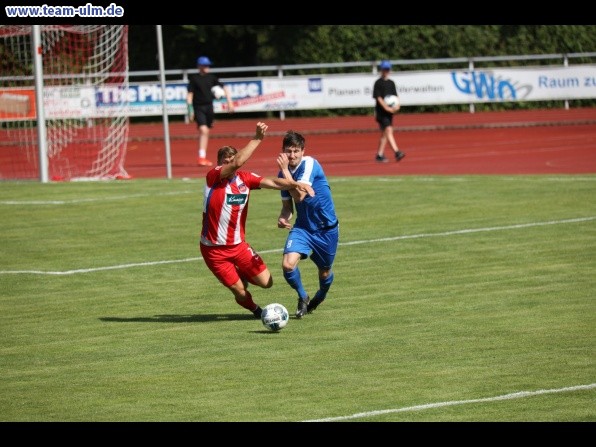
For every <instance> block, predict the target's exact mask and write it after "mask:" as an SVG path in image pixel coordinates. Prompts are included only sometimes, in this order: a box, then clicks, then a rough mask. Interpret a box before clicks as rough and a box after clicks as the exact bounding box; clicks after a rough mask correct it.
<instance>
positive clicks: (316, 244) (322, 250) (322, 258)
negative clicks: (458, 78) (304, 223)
mask: <svg viewBox="0 0 596 447" xmlns="http://www.w3.org/2000/svg"><path fill="white" fill-rule="evenodd" d="M338 243H339V226H337V227H335V228H332V229H330V230H321V231H317V232H315V233H309V232H308V231H306V230H303V229H302V228H296V227H294V228H292V229H291V230H290V234H288V238H287V239H286V245H285V247H284V255H285V254H286V253H300V254H301V255H302V259H305V258H308V257H309V256H310V259H311V260H312V262H314V263H315V265H316V266H317V267H318V268H320V269H322V270H329V269H331V266H332V265H333V261H334V260H335V254H336V252H337V245H338Z"/></svg>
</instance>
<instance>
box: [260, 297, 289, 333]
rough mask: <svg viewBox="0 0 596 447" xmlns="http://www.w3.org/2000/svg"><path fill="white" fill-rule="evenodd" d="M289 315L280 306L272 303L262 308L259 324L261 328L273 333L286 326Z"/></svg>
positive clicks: (286, 310)
mask: <svg viewBox="0 0 596 447" xmlns="http://www.w3.org/2000/svg"><path fill="white" fill-rule="evenodd" d="M289 319H290V314H289V313H288V309H286V308H285V307H284V306H283V305H282V304H279V303H272V304H268V305H267V306H265V307H264V308H263V312H262V313H261V322H262V323H263V326H265V327H266V328H267V329H269V330H270V331H273V332H277V331H280V330H282V329H283V328H285V327H286V325H287V324H288V320H289Z"/></svg>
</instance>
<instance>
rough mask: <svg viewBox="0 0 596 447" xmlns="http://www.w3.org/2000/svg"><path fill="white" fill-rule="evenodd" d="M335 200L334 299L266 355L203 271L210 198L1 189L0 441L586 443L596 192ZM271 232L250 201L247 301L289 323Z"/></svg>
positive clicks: (267, 342) (509, 182)
mask: <svg viewBox="0 0 596 447" xmlns="http://www.w3.org/2000/svg"><path fill="white" fill-rule="evenodd" d="M330 184H331V187H332V189H333V193H334V199H335V202H336V207H337V210H338V214H339V217H340V247H339V251H338V255H337V258H336V264H335V266H334V271H335V275H336V277H335V282H334V284H333V286H332V289H331V291H330V293H329V296H328V298H327V300H326V301H325V302H324V303H323V304H322V305H321V306H320V307H319V309H317V311H315V313H313V314H309V315H307V316H306V317H304V318H303V319H302V320H296V319H294V318H293V317H292V318H291V320H290V322H289V324H288V326H287V327H286V328H285V329H283V330H282V331H281V332H279V333H271V332H269V331H266V330H265V329H264V328H263V327H262V326H261V323H260V322H259V321H257V320H254V318H253V317H252V315H251V314H250V313H249V312H247V311H245V310H244V309H242V308H241V307H239V306H238V305H237V304H236V303H235V302H234V299H233V298H232V295H231V293H230V292H229V291H228V290H226V289H225V288H224V287H222V286H221V284H219V283H218V282H217V280H216V279H215V278H214V277H213V276H212V275H211V273H210V272H209V271H208V270H207V268H206V267H205V265H204V263H203V261H202V260H201V258H200V252H199V249H198V245H197V244H198V234H199V229H200V219H201V216H200V212H201V202H202V187H201V185H202V182H200V181H197V180H190V181H182V180H170V181H168V180H131V181H125V182H93V183H56V184H40V183H37V182H29V183H28V182H20V183H19V182H14V183H13V182H4V183H3V185H2V188H1V189H0V211H1V212H2V219H1V220H0V234H1V235H2V243H1V244H0V254H1V256H0V272H1V273H0V290H2V294H0V326H1V327H2V337H1V338H0V419H1V420H2V421H4V422H15V421H18V422H27V421H38V422H43V421H50V422H52V421H53V422H55V421H73V422H76V421H92V422H101V421H200V422H205V421H214V422H217V421H301V420H310V419H324V418H328V417H342V416H350V415H353V414H356V413H363V412H374V411H381V412H380V413H369V414H368V416H364V415H363V416H361V417H359V418H355V419H354V420H356V421H379V422H381V421H385V422H390V421H545V422H564V421H567V422H569V421H585V422H594V421H596V411H595V408H596V390H595V389H594V388H593V387H592V388H583V389H575V390H573V389H568V387H575V386H579V385H590V384H592V385H594V370H595V367H596V363H595V359H596V357H595V356H594V346H596V332H595V330H594V328H595V327H596V301H595V300H594V296H595V295H596V276H595V275H594V271H596V258H595V257H594V253H595V252H596V220H594V219H596V202H594V191H595V185H596V176H594V175H581V176H565V175H558V176H514V177H511V176H428V177H419V176H405V177H404V176H389V177H379V178H377V177H353V178H330ZM279 210H280V199H279V193H277V192H275V191H268V190H262V191H255V192H254V194H253V196H252V198H251V209H250V215H249V218H248V227H247V237H248V240H249V242H250V243H251V245H252V246H253V247H254V248H255V249H256V250H258V251H259V252H260V253H261V255H262V256H263V258H264V259H265V261H266V262H267V264H268V265H269V268H270V270H271V272H272V274H273V277H274V285H273V287H272V288H271V289H259V288H256V287H254V288H251V290H252V293H253V296H254V298H255V300H256V301H257V302H258V303H260V304H267V303H270V302H281V303H282V304H284V305H285V306H286V307H287V308H288V309H289V310H290V312H291V313H293V311H294V309H295V302H296V301H295V300H296V296H295V292H293V291H292V290H291V289H290V288H289V286H288V285H287V284H286V283H285V282H284V280H283V277H282V275H281V247H282V246H283V242H284V239H285V235H286V233H285V231H284V230H280V229H278V228H277V226H276V221H277V215H278V213H279ZM17 271H21V273H17ZM23 271H29V273H25V272H23ZM301 271H302V276H303V279H304V282H305V286H306V287H307V290H309V291H313V290H314V289H315V288H316V287H317V280H316V272H315V269H314V267H313V264H312V263H311V262H310V261H308V260H305V261H303V262H302V263H301ZM35 272H37V273H35ZM44 272H45V273H44ZM297 384H298V385H297ZM540 390H542V391H548V390H551V391H552V392H543V393H540V394H529V395H524V394H523V393H521V392H537V391H540ZM553 390H554V391H553ZM513 393H520V394H517V395H514V397H512V398H509V399H498V397H499V396H506V395H512V394H513ZM479 399H480V401H479ZM482 399H487V400H485V401H482ZM441 403H443V404H441ZM423 405H427V406H426V407H420V406H423ZM383 410H385V411H383ZM391 410H393V411H391Z"/></svg>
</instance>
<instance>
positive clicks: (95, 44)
mask: <svg viewBox="0 0 596 447" xmlns="http://www.w3.org/2000/svg"><path fill="white" fill-rule="evenodd" d="M39 34H40V43H39V45H38V47H37V48H35V47H36V45H35V44H34V37H35V36H34V27H33V26H31V25H0V180H27V179H38V178H40V171H41V170H42V168H43V163H44V162H46V161H47V173H48V177H49V179H50V180H54V181H56V180H65V181H70V180H103V179H122V178H129V175H128V174H127V172H126V170H125V169H124V162H125V157H126V149H127V143H128V131H129V118H128V115H127V113H126V112H127V111H126V107H127V95H126V94H124V92H126V91H127V90H128V26H127V25H70V26H64V25H41V26H39ZM37 49H38V50H39V51H38V53H39V52H41V64H40V65H41V68H42V70H43V76H41V83H42V84H41V85H42V88H41V90H42V91H43V104H42V107H36V104H37V103H38V102H37V101H36V98H37V96H36V93H39V90H40V88H39V87H36V82H35V78H36V77H35V67H36V66H37V65H36V61H35V59H36V58H35V56H36V50H37ZM37 77H38V78H39V75H38V76H37ZM106 89H107V90H109V91H111V92H123V94H121V95H120V94H114V95H113V96H115V97H116V100H115V101H114V102H113V103H111V104H109V107H108V106H104V105H103V104H98V101H97V97H98V95H99V94H100V93H99V92H100V91H105V90H106ZM38 111H42V112H43V113H38ZM38 115H39V116H38ZM40 123H41V124H40ZM40 126H45V135H46V138H45V143H46V154H47V157H46V160H43V159H42V158H43V156H41V157H40V153H41V152H43V151H40V144H39V142H40V139H39V137H38V134H41V135H43V132H39V131H40ZM42 179H43V176H42Z"/></svg>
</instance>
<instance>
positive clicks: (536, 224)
mask: <svg viewBox="0 0 596 447" xmlns="http://www.w3.org/2000/svg"><path fill="white" fill-rule="evenodd" d="M595 219H596V216H589V217H577V218H574V219H563V220H549V221H546V222H532V223H526V224H517V225H505V226H502V227H486V228H470V229H465V230H454V231H445V232H442V233H421V234H411V235H406V236H395V237H384V238H380V239H367V240H361V241H352V242H341V243H340V244H339V245H341V246H346V245H359V244H369V243H375V242H388V241H399V240H404V239H416V238H424V237H437V236H451V235H456V234H469V233H479V232H484V231H499V230H514V229H518V228H530V227H539V226H544V225H558V224H565V223H577V222H587V221H591V220H595ZM258 251H259V253H276V252H281V251H282V249H281V248H279V249H272V250H258ZM201 259H203V258H202V257H196V258H186V259H173V260H169V261H151V262H136V263H131V264H119V265H110V266H106V267H96V268H87V269H76V270H63V271H42V270H0V275H10V274H13V275H18V274H30V275H58V276H60V275H74V274H78V273H93V272H101V271H105V270H120V269H126V268H132V267H146V266H153V265H162V264H179V263H181V262H194V261H200V260H201Z"/></svg>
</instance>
